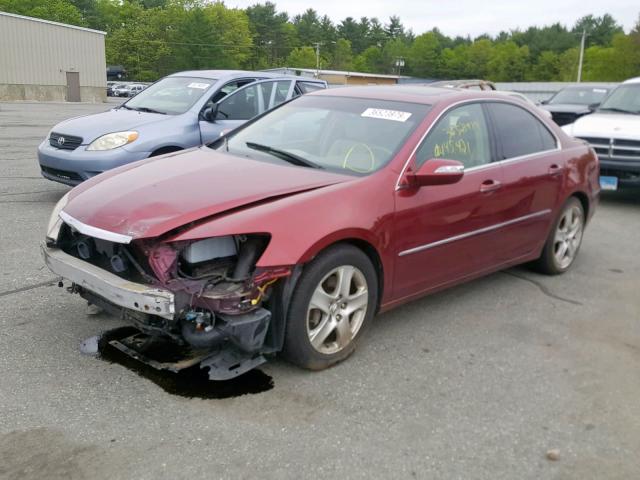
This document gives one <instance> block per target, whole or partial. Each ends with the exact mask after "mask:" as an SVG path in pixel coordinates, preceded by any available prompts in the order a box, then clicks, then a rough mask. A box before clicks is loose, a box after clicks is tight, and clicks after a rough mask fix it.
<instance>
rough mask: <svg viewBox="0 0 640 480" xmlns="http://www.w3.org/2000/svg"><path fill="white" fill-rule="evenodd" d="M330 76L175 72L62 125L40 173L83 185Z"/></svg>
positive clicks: (191, 143)
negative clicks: (116, 102)
mask: <svg viewBox="0 0 640 480" xmlns="http://www.w3.org/2000/svg"><path fill="white" fill-rule="evenodd" d="M321 88H326V82H324V81H322V80H316V79H313V78H306V77H293V76H285V77H283V76H276V75H274V74H270V73H266V72H243V71H227V70H201V71H189V72H179V73H174V74H173V75H169V76H167V77H164V78H163V79H161V80H159V81H157V82H156V83H154V84H153V85H151V86H149V87H148V88H146V89H145V90H143V91H142V92H140V93H139V94H138V95H136V96H135V97H133V98H131V99H130V100H129V101H127V102H125V103H123V104H122V105H120V106H118V107H116V108H114V109H111V110H109V111H107V112H103V113H98V114H95V115H85V116H82V117H76V118H71V119H69V120H65V121H64V122H61V123H59V124H57V125H56V126H55V127H53V129H52V130H51V131H50V132H49V134H48V135H47V138H45V139H44V141H43V142H42V143H41V144H40V146H39V147H38V160H39V162H40V168H41V171H42V175H43V176H44V177H45V178H48V179H50V180H53V181H56V182H61V183H65V184H67V185H77V184H79V183H81V182H83V181H84V180H87V179H88V178H91V177H93V176H95V175H97V174H99V173H102V172H104V171H105V170H109V169H111V168H115V167H119V166H120V165H124V164H127V163H131V162H134V161H136V160H142V159H143V158H147V157H150V156H155V155H162V154H164V153H170V152H175V151H178V150H183V149H185V148H190V147H195V146H197V145H201V144H203V143H207V142H210V141H212V140H215V139H216V138H218V137H219V136H220V135H221V133H223V132H225V131H227V130H230V129H233V128H235V127H237V126H238V125H240V124H242V123H244V122H246V121H247V120H249V119H251V118H253V117H255V116H256V115H259V114H261V113H263V112H265V111H267V110H269V109H271V108H273V107H274V106H276V105H278V104H280V103H282V102H284V101H286V100H289V99H290V98H293V97H295V96H297V95H301V94H303V93H307V92H310V91H313V90H318V89H321Z"/></svg>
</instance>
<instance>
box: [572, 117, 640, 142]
mask: <svg viewBox="0 0 640 480" xmlns="http://www.w3.org/2000/svg"><path fill="white" fill-rule="evenodd" d="M567 127H570V128H569V129H568V130H570V131H569V132H568V133H570V134H571V135H573V136H574V137H597V138H624V139H629V140H640V115H632V114H625V113H593V114H591V115H587V116H586V117H581V118H579V119H578V120H577V121H576V122H575V123H573V124H572V125H567Z"/></svg>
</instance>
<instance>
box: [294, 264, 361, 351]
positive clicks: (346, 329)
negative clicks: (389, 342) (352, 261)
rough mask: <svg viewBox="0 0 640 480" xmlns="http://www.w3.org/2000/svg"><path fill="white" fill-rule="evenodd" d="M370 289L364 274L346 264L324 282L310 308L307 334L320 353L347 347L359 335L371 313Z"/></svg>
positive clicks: (307, 319) (319, 286)
mask: <svg viewBox="0 0 640 480" xmlns="http://www.w3.org/2000/svg"><path fill="white" fill-rule="evenodd" d="M368 303H369V289H368V285H367V280H366V278H365V276H364V274H363V273H362V272H361V271H360V270H359V269H358V268H356V267H354V266H351V265H342V266H340V267H336V268H334V269H333V270H331V271H330V272H329V273H328V274H327V275H325V276H324V278H323V279H322V280H321V281H320V283H319V284H318V286H317V287H316V289H315V290H314V292H313V295H312V296H311V300H310V302H309V307H308V309H307V318H306V326H307V335H308V337H309V342H310V343H311V346H312V347H313V348H314V349H315V350H316V351H318V352H320V353H323V354H326V355H331V354H334V353H337V352H339V351H341V350H343V349H344V348H345V347H347V345H349V344H350V343H351V342H352V341H353V339H354V338H355V337H356V335H357V334H358V331H359V330H360V327H362V324H363V322H364V319H365V316H366V314H367V307H368Z"/></svg>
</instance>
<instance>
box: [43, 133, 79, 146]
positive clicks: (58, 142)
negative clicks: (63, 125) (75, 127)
mask: <svg viewBox="0 0 640 480" xmlns="http://www.w3.org/2000/svg"><path fill="white" fill-rule="evenodd" d="M49 145H51V146H52V147H55V148H59V149H61V150H75V149H76V148H78V147H79V146H80V145H82V137H76V136H73V135H65V134H62V133H55V132H51V135H50V136H49Z"/></svg>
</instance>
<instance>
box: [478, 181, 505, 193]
mask: <svg viewBox="0 0 640 480" xmlns="http://www.w3.org/2000/svg"><path fill="white" fill-rule="evenodd" d="M500 187H502V183H500V182H499V181H498V180H485V181H484V182H482V183H481V184H480V191H481V192H482V193H489V192H493V191H495V190H498V189H499V188H500Z"/></svg>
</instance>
